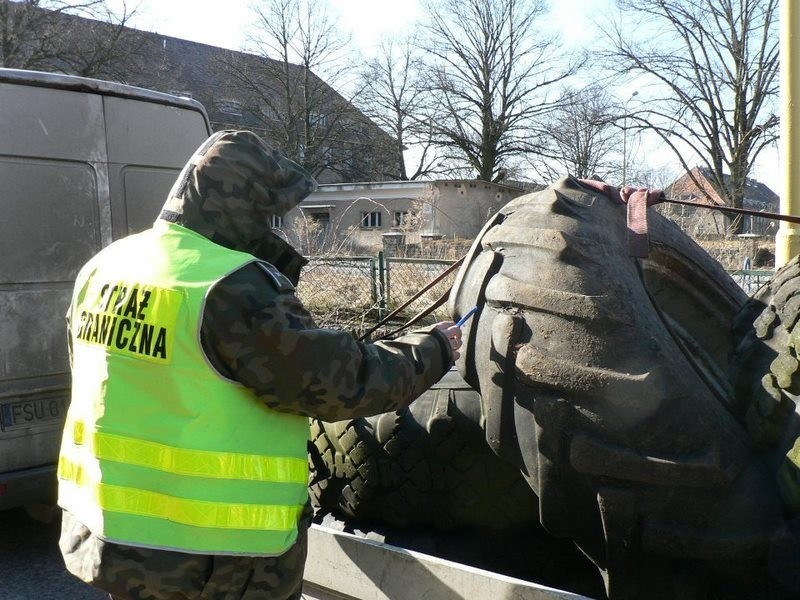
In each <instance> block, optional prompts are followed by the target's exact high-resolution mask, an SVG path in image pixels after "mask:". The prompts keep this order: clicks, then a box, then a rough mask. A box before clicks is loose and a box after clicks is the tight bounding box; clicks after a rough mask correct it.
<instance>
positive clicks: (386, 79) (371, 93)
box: [353, 36, 442, 181]
mask: <svg viewBox="0 0 800 600" xmlns="http://www.w3.org/2000/svg"><path fill="white" fill-rule="evenodd" d="M423 72H424V62H423V60H422V52H421V49H420V48H419V44H418V41H417V39H416V36H410V37H407V38H405V39H403V40H402V41H398V40H395V39H387V40H384V41H383V42H382V43H381V45H380V47H379V49H378V53H377V55H376V56H375V57H374V58H373V59H371V60H370V61H368V62H367V63H366V65H364V67H363V68H362V69H361V71H360V80H361V82H360V85H359V93H358V94H356V96H355V97H354V98H353V101H354V103H355V104H356V105H357V106H358V107H359V108H360V109H361V110H362V111H364V114H366V115H367V116H368V117H369V118H371V119H372V120H373V121H374V122H376V123H377V124H378V125H380V126H381V127H383V128H384V129H385V130H386V131H388V132H390V133H391V135H392V137H393V138H394V140H395V144H396V147H397V154H398V155H399V157H400V173H399V175H400V179H401V180H403V181H405V180H409V179H419V178H421V177H429V176H431V175H434V174H437V173H441V172H442V169H441V165H440V160H439V159H438V158H437V157H436V156H435V154H434V153H433V152H432V149H433V146H432V144H433V139H432V131H431V127H430V121H429V120H428V119H425V118H424V115H425V114H426V111H427V109H428V108H429V107H430V104H431V97H430V92H429V90H428V89H427V88H426V86H425V84H424V79H423ZM409 147H413V148H414V150H415V151H416V157H415V160H414V164H413V166H412V167H411V168H410V169H409V167H408V165H407V163H406V156H405V152H406V151H407V150H408V148H409Z"/></svg>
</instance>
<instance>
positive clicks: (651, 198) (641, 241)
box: [580, 179, 664, 258]
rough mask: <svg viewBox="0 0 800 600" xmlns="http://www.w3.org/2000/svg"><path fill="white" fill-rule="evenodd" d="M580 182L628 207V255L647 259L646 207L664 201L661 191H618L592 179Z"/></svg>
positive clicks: (645, 189) (631, 189)
mask: <svg viewBox="0 0 800 600" xmlns="http://www.w3.org/2000/svg"><path fill="white" fill-rule="evenodd" d="M580 182H581V184H583V185H585V186H586V187H588V188H591V189H593V190H596V191H598V192H600V193H601V194H604V195H606V196H608V197H609V198H611V199H612V200H614V201H615V202H618V203H620V204H627V205H628V254H629V255H630V256H633V257H635V258H647V255H648V253H649V251H650V242H649V240H648V237H647V207H648V206H653V205H654V204H658V203H659V202H663V201H664V194H663V193H662V192H661V190H648V189H647V188H633V187H630V186H626V187H624V188H622V189H621V190H620V189H619V188H615V187H613V186H610V185H608V184H607V183H604V182H602V181H595V180H593V179H581V180H580Z"/></svg>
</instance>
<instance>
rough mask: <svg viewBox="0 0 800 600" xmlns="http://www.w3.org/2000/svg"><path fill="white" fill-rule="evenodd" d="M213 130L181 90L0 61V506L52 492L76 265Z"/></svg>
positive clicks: (143, 209) (122, 228)
mask: <svg viewBox="0 0 800 600" xmlns="http://www.w3.org/2000/svg"><path fill="white" fill-rule="evenodd" d="M210 134H211V126H210V124H209V121H208V116H207V114H206V112H205V109H204V108H203V106H202V105H201V104H199V103H198V102H196V101H193V100H191V99H188V98H178V97H175V96H171V95H169V94H163V93H159V92H154V91H150V90H144V89H141V88H134V87H129V86H124V85H119V84H114V83H109V82H105V81H98V80H93V79H86V78H81V77H71V76H65V75H56V74H52V73H39V72H32V71H21V70H14V69H0V510H3V509H7V508H11V507H14V506H21V505H26V504H32V503H39V502H45V503H47V502H51V501H54V499H55V489H56V478H55V463H56V460H57V458H58V448H59V443H60V439H61V428H62V425H63V421H64V416H65V412H66V408H67V403H68V402H69V368H68V356H67V354H68V352H67V333H66V323H65V317H64V315H65V313H66V310H67V306H68V304H69V300H70V295H71V292H72V284H73V281H74V279H75V276H76V275H77V272H78V269H79V268H80V267H81V266H82V265H83V263H84V262H86V261H87V260H88V259H89V258H90V257H91V256H93V255H94V254H95V253H96V252H97V251H98V250H100V249H101V248H102V247H103V246H105V245H107V244H108V243H109V242H111V241H112V240H115V239H117V238H120V237H123V236H125V235H127V234H128V233H131V232H135V231H141V230H143V229H146V228H147V227H149V226H150V224H151V223H152V222H153V220H154V219H155V218H156V216H157V215H158V212H159V210H160V208H161V205H162V204H163V202H164V200H165V198H166V195H167V193H168V192H169V189H170V187H171V185H172V183H173V181H174V179H175V178H176V177H177V175H178V173H179V172H180V170H181V168H182V167H183V165H184V163H185V162H186V161H187V160H188V159H189V157H190V156H191V155H192V153H193V152H194V150H195V149H196V148H197V147H198V146H199V145H200V144H201V143H202V141H203V140H205V139H206V138H207V137H208V136H209V135H210Z"/></svg>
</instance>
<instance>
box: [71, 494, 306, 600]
mask: <svg viewBox="0 0 800 600" xmlns="http://www.w3.org/2000/svg"><path fill="white" fill-rule="evenodd" d="M311 517H312V511H311V508H310V506H309V505H307V506H306V511H305V513H304V515H303V519H302V521H301V523H300V535H299V537H298V540H297V543H296V544H295V545H294V546H292V547H291V548H290V549H289V550H288V551H287V552H286V553H284V554H282V555H280V556H275V557H267V556H207V555H199V554H185V553H181V552H170V551H167V550H153V549H149V548H135V547H131V546H122V545H119V544H113V543H110V542H106V541H104V540H102V539H100V538H98V537H97V536H95V535H94V534H92V532H91V531H89V529H87V528H86V527H85V526H84V525H83V524H82V523H80V522H79V521H77V520H75V518H74V517H72V515H70V514H69V513H66V512H65V513H64V514H63V516H62V525H61V539H60V541H59V546H60V548H61V553H62V555H63V556H64V562H65V564H66V566H67V570H68V571H70V572H71V573H72V574H73V575H75V576H76V577H78V578H79V579H81V580H83V581H85V582H86V583H88V584H90V585H93V586H95V587H97V588H100V589H102V590H104V591H106V592H108V593H109V594H110V597H111V598H113V599H115V600H234V599H236V600H239V599H241V600H297V599H299V598H300V597H301V592H302V584H303V569H304V566H305V560H306V551H307V547H308V526H309V524H310V521H311Z"/></svg>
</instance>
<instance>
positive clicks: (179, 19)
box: [110, 0, 782, 194]
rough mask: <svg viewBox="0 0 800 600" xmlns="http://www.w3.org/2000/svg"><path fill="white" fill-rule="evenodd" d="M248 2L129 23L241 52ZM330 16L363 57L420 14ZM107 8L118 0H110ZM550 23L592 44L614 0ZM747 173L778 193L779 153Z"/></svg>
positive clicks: (171, 9) (370, 3)
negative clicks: (596, 20) (598, 19)
mask: <svg viewBox="0 0 800 600" xmlns="http://www.w3.org/2000/svg"><path fill="white" fill-rule="evenodd" d="M251 2H252V0H226V1H225V2H220V0H138V3H137V0H128V5H129V6H137V5H138V10H137V14H136V15H135V17H134V19H133V20H132V22H131V25H132V26H134V27H136V28H138V29H144V30H147V31H154V32H156V33H160V34H162V35H168V36H172V37H177V38H182V39H187V40H191V41H195V42H201V43H204V44H210V45H213V46H219V47H222V48H230V49H232V50H240V49H241V48H242V46H243V45H244V43H245V41H246V31H247V27H248V22H249V21H250V8H249V6H250V4H251ZM329 2H330V4H331V7H332V14H333V15H335V16H337V17H338V22H339V24H340V26H341V27H342V30H343V31H344V32H345V33H349V34H350V35H351V36H352V40H353V43H354V44H355V46H357V47H358V48H359V49H360V50H361V52H362V53H363V54H364V55H365V56H369V55H370V52H371V51H372V49H373V48H374V47H375V46H376V45H377V43H378V42H379V41H380V39H381V36H384V35H394V34H401V33H404V32H408V31H410V30H411V28H412V27H413V25H414V21H415V20H416V19H418V18H419V17H421V15H422V7H421V0H329ZM110 3H111V4H112V6H113V5H114V4H115V3H116V4H117V5H120V6H121V4H122V0H110ZM550 5H551V13H550V17H549V18H550V23H551V24H552V27H553V28H554V30H555V31H556V32H557V33H558V35H559V36H560V38H561V40H562V41H563V43H565V44H567V45H581V44H589V45H590V44H591V40H592V39H593V37H594V36H593V28H594V25H593V18H594V16H595V15H603V14H607V13H608V11H609V10H612V6H613V0H551V2H550ZM629 143H631V147H632V148H633V149H634V152H639V153H640V154H641V155H642V158H644V154H645V153H646V154H647V157H648V159H649V160H648V162H649V163H650V164H651V166H653V167H656V168H658V167H659V166H661V164H665V163H669V164H672V165H674V164H677V163H676V161H675V159H674V157H672V155H671V154H670V153H669V152H668V151H663V152H662V151H660V150H659V149H657V148H656V149H653V148H650V149H645V148H641V147H637V144H636V141H635V140H632V141H631V142H629ZM751 176H752V177H755V178H756V179H758V180H760V181H762V182H764V183H766V184H767V185H768V186H769V187H770V188H772V190H773V191H774V192H776V193H778V194H780V193H781V191H782V189H781V188H782V186H781V181H782V172H781V170H780V161H779V158H778V152H777V151H776V150H770V151H769V152H765V153H762V155H761V159H760V160H759V161H758V162H757V164H756V167H755V170H754V172H753V173H752V174H751Z"/></svg>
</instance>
